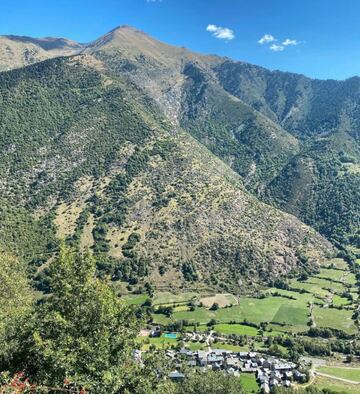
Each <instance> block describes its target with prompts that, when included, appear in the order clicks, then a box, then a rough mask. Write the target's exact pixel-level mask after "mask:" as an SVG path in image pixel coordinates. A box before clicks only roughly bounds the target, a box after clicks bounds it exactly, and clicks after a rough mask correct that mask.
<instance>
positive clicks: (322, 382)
mask: <svg viewBox="0 0 360 394" xmlns="http://www.w3.org/2000/svg"><path fill="white" fill-rule="evenodd" d="M314 386H315V387H317V388H318V389H323V390H324V389H327V390H333V391H335V392H337V393H346V394H359V385H356V384H349V383H345V382H341V381H339V380H335V379H331V378H327V377H324V376H317V377H316V379H315V382H314Z"/></svg>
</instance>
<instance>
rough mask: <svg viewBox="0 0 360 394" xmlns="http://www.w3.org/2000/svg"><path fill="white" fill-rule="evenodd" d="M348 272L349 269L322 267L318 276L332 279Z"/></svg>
mask: <svg viewBox="0 0 360 394" xmlns="http://www.w3.org/2000/svg"><path fill="white" fill-rule="evenodd" d="M346 274H347V271H345V270H339V269H331V268H322V269H321V270H320V273H319V274H317V275H316V276H317V277H318V278H328V279H331V280H339V281H341V279H342V278H343V277H344V276H345V275H346Z"/></svg>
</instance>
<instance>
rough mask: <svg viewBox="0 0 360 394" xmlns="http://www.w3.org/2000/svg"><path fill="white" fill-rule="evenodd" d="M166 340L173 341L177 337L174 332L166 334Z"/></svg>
mask: <svg viewBox="0 0 360 394" xmlns="http://www.w3.org/2000/svg"><path fill="white" fill-rule="evenodd" d="M164 337H165V338H172V339H176V337H177V335H176V334H175V333H174V332H169V333H167V334H164Z"/></svg>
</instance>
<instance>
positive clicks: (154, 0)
mask: <svg viewBox="0 0 360 394" xmlns="http://www.w3.org/2000/svg"><path fill="white" fill-rule="evenodd" d="M162 1H163V0H146V2H147V3H161V2H162Z"/></svg>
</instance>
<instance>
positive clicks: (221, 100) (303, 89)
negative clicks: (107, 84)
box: [86, 27, 360, 243]
mask: <svg viewBox="0 0 360 394" xmlns="http://www.w3.org/2000/svg"><path fill="white" fill-rule="evenodd" d="M86 51H88V52H89V53H92V54H93V55H94V56H95V57H96V58H97V59H100V60H101V61H102V62H103V64H104V65H105V68H107V70H108V72H110V73H112V74H115V75H121V76H122V77H123V78H126V79H127V80H129V81H131V82H132V83H134V84H136V86H138V87H139V88H140V89H142V90H143V91H144V92H146V94H147V95H149V96H150V97H152V98H153V99H154V100H155V101H156V102H157V103H158V105H159V107H160V108H161V109H162V111H163V113H164V114H165V115H166V116H167V118H168V119H169V120H170V121H172V122H173V124H174V125H175V126H181V127H182V128H184V129H186V130H188V131H189V132H190V133H191V134H192V135H193V136H194V137H195V138H196V139H198V141H200V142H201V143H202V144H204V145H205V146H207V147H208V148H209V149H210V150H211V151H212V152H213V153H215V154H216V155H217V156H218V157H220V158H221V159H222V160H223V161H225V162H226V163H227V164H228V165H230V166H231V167H232V168H233V169H234V170H235V171H237V172H238V174H240V175H241V177H242V179H243V182H244V184H245V185H246V187H247V188H248V190H251V191H252V192H253V193H254V194H255V195H257V196H259V197H260V198H262V199H263V200H265V201H267V202H270V203H272V204H274V205H276V206H279V207H281V208H282V209H286V210H287V211H288V212H290V213H293V214H295V215H297V216H298V217H299V218H301V219H302V220H304V221H305V222H306V223H309V224H311V225H312V226H314V227H315V228H316V229H318V230H319V231H321V232H322V233H323V234H325V235H326V236H327V237H329V238H333V239H336V240H338V241H340V242H342V243H347V241H348V239H349V238H352V237H353V236H354V231H355V232H356V229H357V228H359V227H360V223H359V209H358V208H357V207H359V206H360V200H359V198H358V190H359V186H360V176H359V172H358V171H357V170H356V168H357V167H358V166H359V164H360V156H359V134H358V133H359V129H360V128H359V119H360V113H359V104H358V103H359V92H360V91H359V87H360V85H359V81H360V79H359V78H352V79H349V80H347V81H343V82H341V81H318V80H311V79H309V78H306V77H304V76H301V75H297V74H291V73H283V72H278V71H274V72H271V71H269V70H266V69H263V68H261V67H257V66H252V65H249V64H246V63H242V62H233V61H230V60H228V59H223V58H219V57H216V56H201V55H198V54H195V53H193V52H191V51H187V50H186V49H184V48H176V47H171V46H169V45H166V44H163V43H160V42H158V41H156V40H154V39H153V38H151V37H149V36H147V35H146V34H145V33H143V32H140V31H138V30H136V29H133V28H130V27H122V28H118V29H115V30H113V31H112V32H110V33H109V34H107V35H106V36H104V37H102V38H101V39H99V40H97V41H96V42H95V43H94V44H93V45H92V46H90V47H88V48H87V50H86ZM335 136H338V137H335ZM319 138H320V140H319ZM324 138H330V140H331V148H329V149H327V148H326V146H327V143H325V142H322V143H321V144H319V141H322V140H321V139H324ZM311 152H312V153H311ZM308 155H310V156H311V157H312V160H313V164H314V166H315V167H316V168H318V169H317V170H316V171H312V172H311V173H310V172H307V174H308V175H309V176H310V174H311V176H310V178H309V179H307V181H306V182H305V183H304V182H303V181H302V180H300V178H299V176H298V173H299V172H300V173H301V168H302V167H301V165H300V167H299V165H297V164H295V163H297V162H299V163H303V162H304V160H305V161H306V160H307V157H308ZM347 158H349V160H350V162H351V163H352V169H351V172H350V173H349V174H348V176H345V177H343V176H342V177H341V178H339V179H337V176H336V175H335V173H337V169H336V168H335V167H336V162H337V160H340V161H342V162H344V161H346V160H348V159H347ZM345 165H346V164H345ZM294 167H299V168H298V170H295V171H293V170H292V169H293V168H294ZM323 168H326V170H322V169H323ZM329 185H334V186H331V187H330V186H329ZM334 188H335V189H336V190H334ZM279 190H280V192H279ZM308 193H310V197H309V194H308ZM269 196H270V197H269ZM295 198H296V199H297V201H295V202H294V199H295ZM339 201H341V202H342V203H341V204H343V205H344V209H341V210H339V209H338V208H336V207H337V206H338V204H339ZM297 207H299V208H297ZM345 211H347V213H346V214H343V213H344V212H345ZM340 212H341V214H340ZM338 215H340V216H341V219H338V218H337V216H338Z"/></svg>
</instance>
